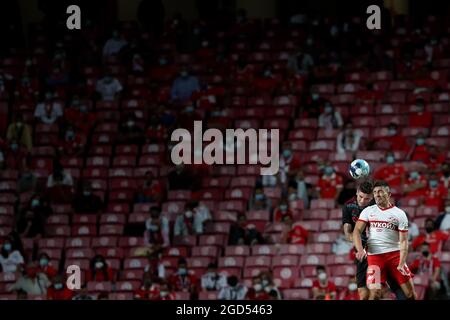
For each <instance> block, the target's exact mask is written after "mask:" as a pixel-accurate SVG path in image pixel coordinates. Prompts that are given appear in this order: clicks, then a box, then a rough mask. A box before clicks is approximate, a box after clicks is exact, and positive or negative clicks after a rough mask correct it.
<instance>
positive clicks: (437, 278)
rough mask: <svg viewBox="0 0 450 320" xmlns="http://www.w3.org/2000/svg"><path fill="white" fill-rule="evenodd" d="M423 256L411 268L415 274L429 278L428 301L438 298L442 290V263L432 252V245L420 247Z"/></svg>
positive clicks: (425, 244)
mask: <svg viewBox="0 0 450 320" xmlns="http://www.w3.org/2000/svg"><path fill="white" fill-rule="evenodd" d="M420 252H421V253H422V255H421V256H419V257H417V258H416V259H415V260H414V261H413V262H412V263H411V264H410V266H409V268H410V270H411V272H412V273H413V274H424V275H427V276H428V279H429V285H428V288H427V294H426V295H427V299H429V300H433V299H435V298H436V296H437V294H438V292H439V290H440V289H441V262H440V260H439V258H437V257H436V256H434V255H433V254H432V253H431V252H430V245H429V244H428V243H427V242H423V243H422V244H421V246H420Z"/></svg>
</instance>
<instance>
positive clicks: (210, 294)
mask: <svg viewBox="0 0 450 320" xmlns="http://www.w3.org/2000/svg"><path fill="white" fill-rule="evenodd" d="M218 294H219V292H218V291H201V292H199V294H198V299H199V300H217V296H218Z"/></svg>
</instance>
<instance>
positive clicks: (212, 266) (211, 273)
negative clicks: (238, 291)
mask: <svg viewBox="0 0 450 320" xmlns="http://www.w3.org/2000/svg"><path fill="white" fill-rule="evenodd" d="M226 285H227V278H226V277H225V276H224V275H223V274H221V273H218V272H217V264H216V263H213V262H211V263H209V264H208V270H207V271H206V273H205V274H204V275H202V278H201V287H202V290H206V291H219V290H220V289H222V288H223V287H225V286H226Z"/></svg>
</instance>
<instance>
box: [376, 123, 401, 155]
mask: <svg viewBox="0 0 450 320" xmlns="http://www.w3.org/2000/svg"><path fill="white" fill-rule="evenodd" d="M373 142H374V143H375V148H381V147H382V146H383V149H388V150H391V151H409V146H408V143H407V142H406V138H405V137H404V136H403V135H402V134H401V133H400V130H399V128H398V124H397V123H395V122H391V123H390V124H389V125H388V127H387V135H386V136H383V137H376V138H375V139H374V140H373Z"/></svg>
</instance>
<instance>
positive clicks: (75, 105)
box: [64, 95, 97, 136]
mask: <svg viewBox="0 0 450 320" xmlns="http://www.w3.org/2000/svg"><path fill="white" fill-rule="evenodd" d="M64 119H65V122H66V123H68V124H70V125H72V126H73V127H74V129H75V130H76V131H78V132H79V133H80V134H82V135H83V136H87V135H88V134H89V133H90V130H91V129H92V128H93V127H94V126H95V123H96V120H97V116H96V115H95V113H94V112H93V111H92V110H90V107H89V105H88V103H87V102H86V101H85V100H82V99H81V97H80V96H79V95H74V96H73V97H72V101H71V104H70V106H69V108H67V110H65V112H64Z"/></svg>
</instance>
